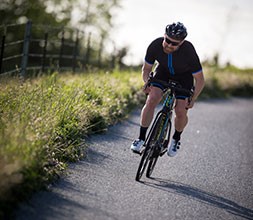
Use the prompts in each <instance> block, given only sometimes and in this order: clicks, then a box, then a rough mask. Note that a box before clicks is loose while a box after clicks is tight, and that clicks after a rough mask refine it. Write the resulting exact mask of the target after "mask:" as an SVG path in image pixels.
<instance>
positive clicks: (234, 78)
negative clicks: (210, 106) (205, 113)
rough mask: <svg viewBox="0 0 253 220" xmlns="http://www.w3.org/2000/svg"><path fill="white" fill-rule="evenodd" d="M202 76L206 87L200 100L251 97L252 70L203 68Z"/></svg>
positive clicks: (252, 87)
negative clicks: (203, 75)
mask: <svg viewBox="0 0 253 220" xmlns="http://www.w3.org/2000/svg"><path fill="white" fill-rule="evenodd" d="M204 74H205V79H206V85H205V88H204V90H203V92H202V94H201V97H200V98H202V99H206V98H228V97H231V96H241V97H242V96H243V97H252V96H253V69H245V70H242V69H237V68H235V67H229V68H225V69H221V68H217V67H209V68H208V67H205V68H204Z"/></svg>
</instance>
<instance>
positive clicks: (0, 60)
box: [0, 34, 5, 74]
mask: <svg viewBox="0 0 253 220" xmlns="http://www.w3.org/2000/svg"><path fill="white" fill-rule="evenodd" d="M4 43H5V34H4V36H3V37H2V42H1V54H0V74H1V73H2V63H3V58H4Z"/></svg>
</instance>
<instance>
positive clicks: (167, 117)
mask: <svg viewBox="0 0 253 220" xmlns="http://www.w3.org/2000/svg"><path fill="white" fill-rule="evenodd" d="M155 84H159V85H161V86H162V87H163V88H164V101H163V105H162V108H161V110H160V111H158V113H157V114H156V117H155V119H154V120H153V123H152V126H151V129H150V131H149V133H148V136H147V138H146V140H145V143H144V145H143V149H142V151H141V153H140V154H141V155H142V157H141V161H140V163H139V167H138V170H137V173H136V177H135V180H136V181H140V179H141V177H142V175H143V173H144V171H145V169H146V167H147V171H146V177H148V178H150V177H151V174H152V172H153V170H154V168H155V165H156V163H157V160H158V158H159V156H163V155H164V154H165V153H166V151H167V146H168V143H169V141H170V133H171V126H172V122H171V119H172V114H173V109H174V107H175V100H176V97H175V92H177V91H178V92H181V93H182V94H183V95H185V96H187V97H189V99H188V101H189V102H190V100H191V97H192V95H193V90H194V88H192V89H191V90H186V89H183V88H182V86H181V85H180V84H179V83H177V82H175V81H169V82H164V81H161V80H157V79H154V78H153V77H150V78H149V81H148V83H147V84H146V85H145V86H150V85H155Z"/></svg>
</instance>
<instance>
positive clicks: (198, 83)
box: [131, 22, 205, 157]
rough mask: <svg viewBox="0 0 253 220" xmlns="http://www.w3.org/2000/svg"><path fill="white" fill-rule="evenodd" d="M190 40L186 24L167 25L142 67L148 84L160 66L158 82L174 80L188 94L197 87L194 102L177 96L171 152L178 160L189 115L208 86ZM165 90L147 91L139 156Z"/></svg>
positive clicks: (157, 86) (137, 146)
mask: <svg viewBox="0 0 253 220" xmlns="http://www.w3.org/2000/svg"><path fill="white" fill-rule="evenodd" d="M186 36H187V30H186V28H185V26H184V25H183V24H182V23H180V22H177V23H173V24H170V25H167V26H166V28H165V34H164V37H159V38H157V39H155V40H154V41H153V42H151V44H150V45H149V46H148V48H147V52H146V56H145V62H144V64H143V66H142V78H143V81H144V83H147V82H148V79H149V75H150V73H151V72H152V70H153V66H154V64H155V62H157V65H156V66H155V70H154V78H155V79H159V80H163V81H165V82H168V81H169V80H174V81H177V82H178V83H179V84H181V85H182V87H183V88H184V89H188V90H191V89H192V88H193V86H195V90H194V94H193V96H192V98H191V99H189V97H187V96H185V95H183V94H180V93H178V92H177V93H176V106H175V132H174V134H173V136H172V141H171V143H170V144H169V146H168V150H167V154H168V156H171V157H173V156H175V155H176V153H177V151H178V149H179V145H180V139H181V134H182V132H183V130H184V128H185V127H186V125H187V122H188V116H187V111H188V109H189V108H192V107H193V105H194V102H195V100H196V99H197V97H198V96H199V94H200V93H201V91H202V89H203V87H204V84H205V81H204V75H203V72H202V66H201V63H200V60H199V57H198V55H197V53H196V51H195V49H194V47H193V45H192V44H191V43H190V42H189V41H187V40H185V38H186ZM163 89H164V88H163V86H162V85H160V84H157V83H155V84H151V86H150V87H147V88H145V89H144V92H145V93H146V94H148V96H147V100H146V103H145V105H144V107H143V108H142V111H141V120H140V133H139V137H138V139H136V140H135V141H134V142H133V143H132V145H131V150H132V151H133V152H135V153H140V152H141V150H142V147H143V144H144V141H145V138H146V132H147V130H148V127H149V125H150V124H151V122H152V119H153V115H154V111H155V108H156V106H157V105H158V104H159V103H160V101H161V99H162V97H163Z"/></svg>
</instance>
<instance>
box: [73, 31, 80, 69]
mask: <svg viewBox="0 0 253 220" xmlns="http://www.w3.org/2000/svg"><path fill="white" fill-rule="evenodd" d="M78 37H79V30H76V40H75V46H74V49H73V59H72V71H73V73H74V72H75V71H76V56H77V48H78Z"/></svg>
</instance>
